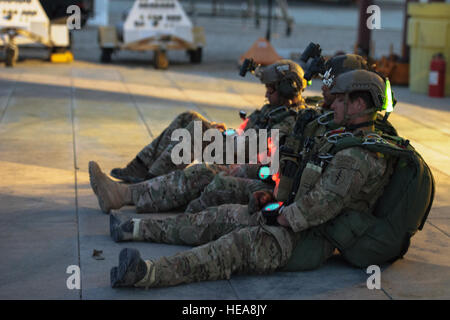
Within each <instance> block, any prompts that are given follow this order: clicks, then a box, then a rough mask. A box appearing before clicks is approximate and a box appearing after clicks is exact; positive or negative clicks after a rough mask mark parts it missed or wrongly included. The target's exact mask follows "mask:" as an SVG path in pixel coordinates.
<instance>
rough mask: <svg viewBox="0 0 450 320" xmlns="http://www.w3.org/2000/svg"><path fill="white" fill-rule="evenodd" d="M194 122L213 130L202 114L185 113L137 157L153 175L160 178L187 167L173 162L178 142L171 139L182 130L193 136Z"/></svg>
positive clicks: (205, 128) (204, 128) (203, 127)
mask: <svg viewBox="0 0 450 320" xmlns="http://www.w3.org/2000/svg"><path fill="white" fill-rule="evenodd" d="M194 121H201V122H202V129H203V130H204V131H205V130H207V129H210V128H211V123H210V122H209V121H208V120H206V119H205V118H204V117H203V116H202V115H201V114H199V113H197V112H194V111H187V112H183V113H181V114H180V115H178V116H177V117H176V118H175V119H174V120H173V121H172V122H171V123H170V125H169V126H168V127H167V128H166V129H165V130H164V131H163V132H162V133H161V134H160V135H159V136H158V137H157V138H156V139H154V140H153V141H152V142H151V143H150V144H149V145H147V146H145V147H144V148H143V149H142V150H141V151H140V152H139V153H138V155H137V157H138V158H139V159H141V160H142V162H143V163H144V164H145V165H146V166H147V168H148V170H149V173H150V174H151V175H153V176H160V175H163V174H165V173H169V172H172V171H174V170H176V169H183V168H184V167H186V165H185V164H181V165H178V166H177V165H175V164H174V163H173V162H172V159H171V152H172V148H173V147H174V145H175V144H176V143H177V142H173V141H172V140H171V137H172V133H173V131H174V130H176V129H180V128H186V129H187V130H189V132H190V133H191V136H193V129H194V125H193V122H194Z"/></svg>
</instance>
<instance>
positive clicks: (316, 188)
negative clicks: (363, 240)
mask: <svg viewBox="0 0 450 320" xmlns="http://www.w3.org/2000/svg"><path fill="white" fill-rule="evenodd" d="M314 149H316V150H323V149H324V148H323V145H322V146H320V145H319V146H318V147H317V148H314ZM388 171H389V170H388V165H387V161H386V159H385V158H384V157H383V155H381V154H375V153H372V152H369V151H368V150H365V149H363V148H361V147H352V148H348V149H344V150H341V151H339V152H337V153H336V154H335V155H334V157H333V158H332V160H331V161H330V163H329V164H328V165H327V166H326V167H325V169H324V170H323V172H321V174H320V175H319V177H318V179H317V182H315V183H314V184H313V185H312V186H311V189H310V190H308V191H307V192H305V193H304V194H301V195H298V197H296V200H295V202H293V203H292V204H290V205H288V206H287V207H285V208H284V210H283V211H282V214H283V215H284V216H285V217H286V219H287V221H288V222H289V225H290V227H291V228H292V230H293V231H294V232H299V231H301V230H305V229H308V228H310V227H313V226H317V225H320V224H323V223H325V222H327V221H329V220H331V219H333V218H334V217H336V216H337V215H339V214H340V213H341V212H343V211H346V210H356V211H359V212H370V211H372V210H373V207H374V205H375V202H376V200H377V199H378V198H379V197H380V196H381V194H382V192H383V188H384V186H385V184H386V179H385V177H384V175H385V174H389V172H388ZM303 175H305V171H304V172H303V174H302V178H303Z"/></svg>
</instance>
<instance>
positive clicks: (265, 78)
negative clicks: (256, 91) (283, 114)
mask: <svg viewBox="0 0 450 320" xmlns="http://www.w3.org/2000/svg"><path fill="white" fill-rule="evenodd" d="M304 74H305V72H304V71H303V69H302V67H300V66H299V65H298V64H297V63H295V62H294V61H292V60H289V59H283V60H279V61H277V62H276V63H274V64H271V65H269V66H267V67H258V68H257V69H256V70H255V75H256V77H258V78H259V79H260V80H261V82H262V83H264V84H268V85H274V86H275V88H276V90H277V91H278V92H279V93H280V95H282V96H283V97H285V98H287V99H292V98H294V97H296V96H298V95H299V94H300V93H301V92H302V91H303V90H304V89H305V88H306V80H305V79H304V77H303V76H304Z"/></svg>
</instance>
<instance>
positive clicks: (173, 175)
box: [130, 105, 300, 213]
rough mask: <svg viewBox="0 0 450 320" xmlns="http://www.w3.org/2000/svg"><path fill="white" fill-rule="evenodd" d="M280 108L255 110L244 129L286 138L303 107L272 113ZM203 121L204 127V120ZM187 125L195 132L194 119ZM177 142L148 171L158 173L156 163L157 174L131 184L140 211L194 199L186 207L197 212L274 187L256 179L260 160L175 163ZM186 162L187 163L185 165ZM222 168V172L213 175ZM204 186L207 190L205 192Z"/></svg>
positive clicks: (167, 207)
mask: <svg viewBox="0 0 450 320" xmlns="http://www.w3.org/2000/svg"><path fill="white" fill-rule="evenodd" d="M277 109H278V108H276V107H271V106H269V105H265V106H264V107H263V108H262V109H261V110H257V111H255V112H253V113H252V114H251V115H250V117H249V121H248V123H247V126H246V128H245V129H246V130H248V129H255V130H259V129H268V130H270V129H278V130H279V137H280V141H283V140H284V138H285V136H286V135H288V134H289V133H290V132H291V131H292V128H293V126H294V124H295V119H296V111H297V110H298V109H300V107H294V108H290V109H287V108H284V109H278V111H276V112H274V113H272V114H270V113H271V112H272V111H274V110H277ZM203 125H204V128H203V129H204V130H205V123H204V122H203ZM188 128H192V134H193V126H192V123H191V124H189V125H188ZM269 133H270V132H269ZM174 145H175V143H172V144H170V145H168V146H167V147H166V149H165V150H164V151H163V152H162V153H161V154H160V156H159V157H158V159H156V161H155V162H154V163H153V165H152V166H151V168H150V171H149V172H151V173H152V174H155V175H156V172H155V171H152V168H154V167H155V166H157V167H158V168H159V169H158V170H159V171H158V172H157V173H158V176H157V177H155V178H153V179H150V180H147V181H144V182H142V183H138V184H134V185H130V188H131V190H132V198H133V203H134V204H135V206H136V210H137V212H142V213H143V212H146V213H151V212H167V211H169V210H173V209H179V208H183V207H185V206H186V205H188V204H189V202H190V201H191V200H194V199H195V200H194V201H193V202H192V203H191V204H189V206H188V207H187V209H186V211H187V212H198V211H200V210H201V209H204V208H207V207H209V206H213V205H220V204H224V203H242V204H246V203H248V200H249V196H250V195H251V194H252V193H253V192H255V191H258V190H270V189H271V188H272V187H273V186H271V185H270V184H268V183H264V182H262V181H259V180H257V172H258V169H259V167H260V165H258V164H255V165H252V164H244V165H240V164H233V165H218V164H205V163H201V164H195V163H194V164H190V165H187V166H186V165H179V166H175V165H174V164H173V163H172V161H171V159H170V154H171V150H172V148H173V146H174ZM192 149H193V148H192ZM224 158H225V157H224ZM164 159H165V160H164ZM184 166H186V167H185V168H184V169H183V167H184ZM160 169H161V170H160ZM172 169H178V170H172ZM164 171H168V173H166V174H163V175H162V173H163V172H164ZM170 171H171V172H170ZM219 172H223V173H222V174H221V175H220V176H218V177H216V178H214V177H215V176H216V175H217V174H218V173H219ZM160 174H161V175H160ZM205 188H206V189H205ZM203 189H205V190H204V192H203V193H202V191H203ZM199 197H200V198H199ZM196 198H198V199H196Z"/></svg>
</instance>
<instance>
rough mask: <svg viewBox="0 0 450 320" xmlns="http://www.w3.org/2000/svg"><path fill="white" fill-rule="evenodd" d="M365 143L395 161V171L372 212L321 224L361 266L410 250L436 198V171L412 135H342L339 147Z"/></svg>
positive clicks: (347, 258)
mask: <svg viewBox="0 0 450 320" xmlns="http://www.w3.org/2000/svg"><path fill="white" fill-rule="evenodd" d="M350 147H362V148H365V149H367V150H370V151H372V152H379V153H382V154H383V155H384V156H385V157H386V158H387V159H390V161H394V163H393V165H394V167H393V173H392V175H391V177H390V180H389V182H388V184H387V185H386V187H385V189H384V192H383V194H382V196H381V197H380V198H379V199H378V201H377V204H376V206H375V210H374V212H373V213H372V214H363V213H360V212H344V213H343V214H341V215H339V216H338V217H336V218H335V219H333V220H331V221H330V222H329V223H326V224H325V225H323V226H321V231H322V233H323V235H324V236H325V237H326V238H328V240H330V241H331V242H332V243H333V244H334V245H335V246H336V247H337V248H338V249H339V250H340V252H341V253H342V255H343V256H344V258H345V259H346V260H347V261H348V262H350V263H351V264H352V265H354V266H357V267H367V266H369V265H372V264H381V263H384V262H392V261H395V260H396V259H399V258H401V257H403V255H404V254H405V253H406V252H407V250H408V248H409V245H410V239H411V237H412V236H413V235H414V234H415V233H416V232H417V230H422V228H423V226H424V224H425V221H426V219H427V217H428V214H429V213H430V210H431V206H432V203H433V199H434V192H435V182H434V177H433V174H432V172H431V170H430V168H429V167H428V165H427V164H426V162H425V161H424V160H423V158H422V157H421V155H420V154H419V153H418V152H417V151H416V150H415V149H414V148H413V147H412V146H411V144H410V143H409V141H408V140H404V139H403V138H401V137H398V136H390V135H386V134H384V135H382V137H381V139H372V140H367V139H365V140H364V139H363V138H357V137H346V138H342V139H341V140H340V141H339V142H338V143H337V144H336V146H335V148H334V150H333V151H332V152H333V153H337V152H338V151H340V150H343V149H345V148H350Z"/></svg>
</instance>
